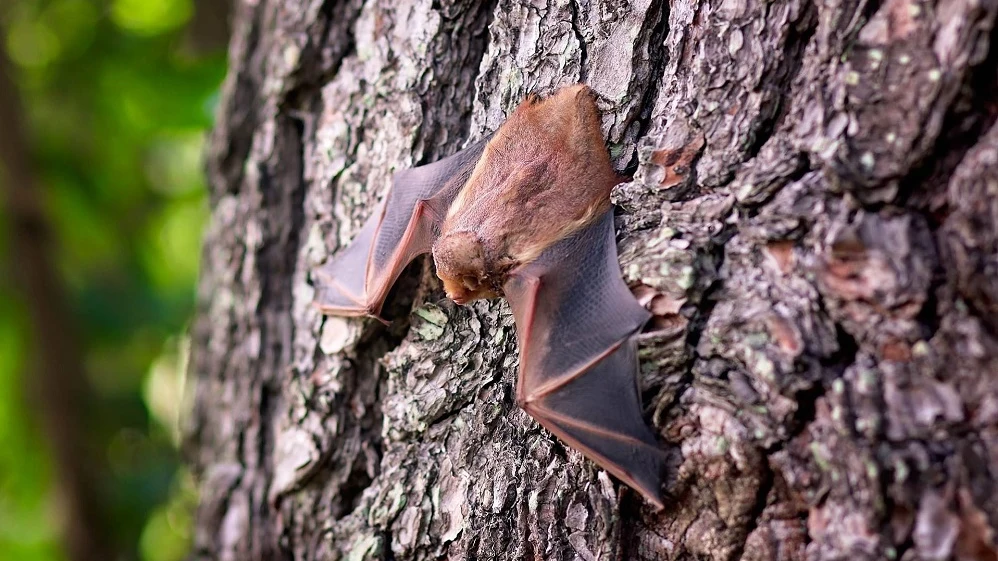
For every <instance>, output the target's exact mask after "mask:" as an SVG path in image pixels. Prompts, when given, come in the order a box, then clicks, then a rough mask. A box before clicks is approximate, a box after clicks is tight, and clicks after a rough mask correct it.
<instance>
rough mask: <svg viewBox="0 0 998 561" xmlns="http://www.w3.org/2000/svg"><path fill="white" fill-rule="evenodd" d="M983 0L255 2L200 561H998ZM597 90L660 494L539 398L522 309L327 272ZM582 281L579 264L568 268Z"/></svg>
mask: <svg viewBox="0 0 998 561" xmlns="http://www.w3.org/2000/svg"><path fill="white" fill-rule="evenodd" d="M996 11H998V2H995V0H978V1H970V0H941V1H939V2H935V3H931V2H922V1H918V0H886V1H883V2H876V1H875V2H859V1H856V0H830V1H825V2H805V1H803V0H785V1H778V2H758V1H756V0H676V1H673V2H671V3H668V4H666V3H661V2H653V1H640V0H635V1H630V2H629V1H626V0H609V1H604V2H594V1H553V0H539V1H535V2H525V3H524V2H516V1H512V0H496V1H487V2H479V1H461V0H442V1H435V2H434V1H429V0H406V1H403V2H382V1H380V0H366V1H365V0H255V1H253V2H249V1H245V2H238V3H237V9H236V10H235V14H236V16H235V22H234V28H233V39H232V43H231V47H230V73H229V77H228V79H227V81H226V84H225V86H224V89H223V94H222V100H221V105H220V109H219V114H218V115H219V117H218V122H217V125H216V129H215V132H214V134H213V137H212V140H211V146H210V149H209V151H208V166H207V167H208V173H209V178H210V181H211V185H212V197H211V200H212V222H211V226H210V228H209V231H208V233H207V235H206V239H205V249H204V254H203V260H202V262H203V269H202V278H201V283H200V287H199V302H200V307H199V312H198V317H197V319H196V321H195V324H194V327H193V329H192V339H193V358H192V362H191V366H190V375H191V377H192V379H193V380H194V382H195V383H196V393H197V397H196V403H195V408H194V411H193V413H192V415H191V418H190V423H189V430H188V434H187V439H186V444H185V449H186V452H187V454H188V458H189V461H190V463H191V465H192V467H193V468H194V470H195V472H196V474H197V475H198V476H199V480H200V487H201V499H200V501H201V502H200V507H199V510H198V519H197V532H196V535H195V549H194V551H193V553H192V557H194V558H205V559H233V560H249V559H274V558H293V559H350V560H365V559H396V560H401V559H407V560H410V559H412V560H414V559H481V558H487V559H586V560H588V559H628V560H640V559H712V560H719V561H720V560H733V559H751V560H762V559H779V560H797V559H814V560H826V559H827V560H832V559H850V560H857V559H902V560H915V559H951V558H952V559H960V560H963V559H995V558H996V557H998V549H996V543H995V535H994V534H995V533H994V528H995V527H996V526H998V503H996V499H995V497H996V496H998V495H996V494H995V493H994V491H995V483H994V482H995V480H996V476H998V473H996V472H998V467H996V466H998V382H996V381H995V378H994V376H993V375H992V374H993V373H994V372H995V371H998V339H996V335H995V330H996V323H995V320H994V318H995V311H996V310H995V301H996V299H995V295H996V294H998V289H996V288H995V287H996V286H998V285H996V280H995V274H994V273H995V271H996V270H998V265H996V263H998V257H996V256H998V242H996V240H998V233H996V232H998V226H996V224H998V212H996V210H995V209H996V206H995V203H994V200H995V197H994V194H995V191H996V187H995V186H996V185H998V164H996V161H998V160H996V158H995V154H996V153H998V133H996V131H998V126H996V124H995V123H996V117H998V112H996V111H995V110H994V92H995V91H998V78H996V76H998V72H996V69H998V55H996V54H995V53H996V52H998V47H995V40H996V39H998V34H996V32H995V31H994V20H995V15H996ZM578 81H582V82H585V83H587V84H589V85H590V86H591V87H592V88H593V90H594V91H595V92H596V94H597V96H598V97H599V105H600V108H601V109H602V111H603V131H604V133H605V134H606V137H607V146H608V149H609V150H610V153H611V156H612V158H613V161H614V165H615V166H616V167H617V168H618V170H620V171H621V172H622V173H623V174H626V175H628V176H631V177H632V179H631V180H629V181H626V182H624V183H622V184H621V185H618V186H617V187H616V188H615V190H614V193H613V200H614V202H615V203H617V205H618V207H619V209H620V210H619V212H618V216H617V222H616V226H617V235H618V242H619V250H620V259H621V268H622V274H623V276H624V278H625V280H626V281H627V282H628V284H629V285H630V286H631V287H632V288H633V289H634V292H635V294H636V296H637V297H638V298H639V299H640V300H641V301H642V302H643V303H645V304H646V305H647V306H648V307H649V309H651V310H652V311H653V312H654V313H655V318H654V319H653V320H652V322H650V329H649V331H648V332H647V333H644V334H642V335H641V336H640V338H639V342H640V353H641V357H642V368H641V374H640V380H639V383H640V386H641V388H642V394H643V396H644V398H645V404H646V406H647V418H648V420H649V422H650V423H651V424H652V425H653V426H654V428H655V430H656V432H657V433H658V434H659V436H660V438H661V441H662V445H663V448H664V449H666V450H667V451H668V452H669V454H670V455H671V456H672V457H673V458H674V466H673V469H672V470H671V472H670V475H669V478H668V482H667V490H668V491H669V494H670V499H669V501H668V506H667V508H666V509H664V510H663V511H661V512H654V511H653V510H651V509H650V508H649V507H648V506H647V505H644V504H643V503H642V501H641V499H640V497H639V496H637V495H636V494H635V493H633V492H630V491H629V490H627V489H626V488H622V487H620V485H619V484H618V483H616V482H615V481H613V480H612V478H611V477H609V476H608V475H607V474H606V473H605V472H602V471H601V470H599V468H597V467H596V466H595V465H594V464H592V463H591V462H589V461H587V460H586V459H585V458H583V457H582V456H581V454H579V453H578V452H576V451H574V450H572V449H570V448H567V447H566V446H565V445H564V444H562V443H561V442H560V441H558V440H557V439H556V438H554V437H553V436H552V435H550V434H549V433H548V432H546V431H544V430H543V429H541V428H540V427H539V426H538V425H537V424H536V423H535V422H534V421H533V420H532V419H530V418H529V417H528V416H527V415H526V414H524V413H523V412H522V411H520V410H519V409H517V407H516V405H515V400H514V397H513V396H514V395H515V394H514V392H513V387H514V384H515V371H516V367H517V358H516V341H515V333H514V327H513V322H512V318H511V315H510V313H509V310H508V307H507V305H506V304H505V303H503V302H501V301H494V302H478V303H475V304H474V305H472V306H467V307H461V306H457V305H455V304H453V303H452V302H449V301H447V300H446V299H444V298H443V294H442V291H441V290H440V286H439V283H438V282H437V281H436V280H435V277H434V275H433V273H432V266H431V265H430V264H429V263H428V262H425V260H421V261H417V263H416V264H414V265H413V266H411V267H410V268H409V269H408V270H407V272H406V274H405V275H404V276H403V279H402V280H401V281H400V286H399V287H398V289H397V290H396V291H395V296H393V298H392V299H391V301H390V303H389V306H388V309H387V312H388V313H389V314H390V315H391V316H392V317H394V318H395V322H394V323H393V324H392V325H391V326H389V327H384V326H381V325H380V324H378V323H376V322H372V321H367V320H358V319H342V318H327V317H323V316H321V315H320V314H319V313H318V312H317V311H316V310H315V308H314V307H313V306H312V303H311V302H312V299H313V296H314V294H313V290H312V287H311V284H310V277H309V272H310V271H311V270H312V269H313V268H314V267H315V266H317V265H319V264H321V263H322V262H324V261H325V260H326V259H327V258H328V257H329V256H330V255H332V254H333V253H334V252H335V251H336V250H337V249H338V248H340V247H342V246H343V245H344V244H346V243H347V242H348V241H349V240H350V238H351V236H352V235H353V233H354V232H356V230H357V228H358V227H359V225H360V224H361V223H362V222H363V220H364V219H365V218H366V217H367V216H368V215H369V214H370V212H371V211H372V208H373V204H374V203H375V202H376V201H377V200H379V199H380V197H381V196H383V195H384V193H385V190H386V188H387V185H388V183H389V181H390V177H391V174H392V173H393V172H394V171H395V170H398V169H402V168H406V167H410V166H413V165H419V164H422V163H427V162H430V161H434V160H436V159H439V158H441V157H443V156H446V155H449V154H452V153H454V152H455V151H457V150H459V149H460V148H462V147H463V146H464V145H466V144H467V143H468V142H471V141H474V140H476V139H478V138H481V137H482V136H483V135H484V134H487V133H488V132H490V131H493V130H495V128H496V127H497V126H498V125H499V124H500V123H501V122H502V121H503V119H504V117H505V115H506V114H507V113H508V111H510V110H511V109H512V108H513V107H514V106H515V105H516V104H517V103H518V102H519V100H520V99H521V98H522V97H523V96H524V95H525V94H527V93H529V92H540V93H544V92H550V91H552V90H553V89H554V88H556V87H557V86H559V85H564V84H569V83H573V82H578ZM582 274H584V272H583V273H582Z"/></svg>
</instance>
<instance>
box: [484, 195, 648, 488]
mask: <svg viewBox="0 0 998 561" xmlns="http://www.w3.org/2000/svg"><path fill="white" fill-rule="evenodd" d="M503 288H504V292H505V293H506V299H507V300H508V301H509V303H510V306H511V307H512V310H513V316H514V318H515V320H516V333H517V340H518V341H519V345H520V370H519V380H518V383H517V402H518V403H519V404H520V406H521V407H522V408H523V409H524V410H525V411H526V412H527V413H529V414H530V416H531V417H533V418H534V419H537V421H538V422H540V423H541V425H543V426H544V427H546V428H547V429H548V430H550V431H551V432H553V433H554V434H555V435H557V436H558V437H560V438H561V439H562V440H564V441H565V442H567V443H568V444H570V445H571V446H573V447H574V448H576V449H578V450H579V451H581V452H582V453H583V454H585V455H586V456H587V457H589V458H590V459H591V460H593V461H594V462H596V463H597V464H599V465H600V466H602V467H603V468H604V469H606V470H607V471H609V472H610V473H612V474H613V475H615V476H616V477H618V478H619V479H621V480H622V481H623V482H624V483H626V484H627V485H629V486H630V487H631V488H633V489H635V490H637V491H639V492H640V493H641V494H642V495H644V497H645V498H647V499H648V500H649V501H650V502H652V503H654V504H655V505H657V506H659V507H661V506H662V505H663V503H662V496H661V490H660V484H661V477H662V470H663V468H664V465H665V459H666V456H665V453H664V452H663V451H662V450H661V448H660V447H659V445H658V443H657V442H656V440H655V436H654V435H653V434H652V432H651V430H650V429H649V428H648V426H647V425H646V424H645V422H644V419H643V418H642V405H641V397H640V394H639V391H638V386H637V379H636V376H637V371H638V360H637V353H636V348H635V347H636V346H635V343H634V341H633V340H632V336H633V335H634V334H635V333H637V332H638V331H639V330H640V329H641V327H642V326H643V325H644V324H645V322H646V321H648V318H649V316H650V314H649V313H648V312H647V311H646V310H645V309H644V308H643V307H641V306H640V305H639V304H638V303H637V301H635V299H634V297H633V296H632V295H631V292H630V290H628V289H627V285H625V284H624V281H623V279H621V276H620V264H619V262H618V261H617V245H616V241H615V239H614V233H613V210H612V209H611V210H609V211H607V212H606V213H605V214H604V215H603V216H602V217H600V218H599V219H597V220H595V221H594V222H593V223H592V224H590V225H588V226H586V227H585V228H583V229H582V230H580V231H578V232H576V233H575V234H573V235H571V236H569V237H567V238H565V239H564V240H561V241H559V242H558V243H556V244H555V245H553V246H551V247H550V248H548V249H546V250H545V251H544V252H543V253H542V254H541V255H540V257H539V258H538V259H537V260H536V261H533V262H531V263H528V264H526V265H524V266H521V267H519V268H518V269H516V270H514V272H513V273H512V274H511V275H510V277H509V279H508V280H507V281H506V284H505V285H504V287H503Z"/></svg>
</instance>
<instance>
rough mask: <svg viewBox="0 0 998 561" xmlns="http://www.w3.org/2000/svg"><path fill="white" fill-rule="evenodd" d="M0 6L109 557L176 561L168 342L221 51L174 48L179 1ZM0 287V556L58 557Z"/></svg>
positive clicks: (187, 278) (25, 0) (180, 331)
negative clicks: (87, 398) (75, 367)
mask: <svg viewBox="0 0 998 561" xmlns="http://www.w3.org/2000/svg"><path fill="white" fill-rule="evenodd" d="M0 6H6V8H7V9H6V11H4V12H0V39H2V41H0V46H2V47H4V48H6V51H7V53H8V55H9V57H10V58H11V59H12V61H13V62H14V63H15V71H16V72H17V74H16V75H15V76H14V78H15V79H16V81H17V83H18V86H19V90H20V94H21V99H22V102H23V104H24V105H25V108H26V112H27V119H28V125H29V134H30V135H31V138H30V139H29V141H30V145H31V147H32V150H33V153H34V156H35V159H36V162H35V163H36V165H35V169H36V170H37V173H38V177H39V180H40V184H41V186H42V187H43V191H44V194H45V204H46V210H47V211H48V217H49V219H50V223H51V226H52V228H53V229H54V231H55V242H56V243H55V246H56V255H55V260H56V263H57V265H58V267H59V271H60V275H61V280H62V281H63V286H64V287H65V290H66V291H67V294H68V296H69V299H70V302H71V305H72V308H73V312H74V318H73V320H72V322H68V323H67V325H69V324H73V325H74V326H75V327H77V328H78V329H77V331H78V334H79V337H80V338H81V341H80V343H81V345H82V346H83V347H84V349H85V352H86V355H85V358H86V367H87V371H88V375H89V377H90V381H91V383H92V385H93V387H94V388H95V396H94V403H92V404H90V405H91V407H90V410H91V411H92V412H93V413H92V417H91V418H88V419H82V420H81V422H83V423H85V425H86V428H87V432H88V439H89V440H88V443H87V444H88V445H90V446H91V447H92V449H93V450H95V454H94V455H95V457H97V458H98V459H99V460H100V461H101V462H102V464H101V466H100V467H101V468H103V471H102V473H103V476H102V477H103V481H101V491H102V493H103V496H104V498H105V501H106V502H107V503H108V504H109V505H110V508H111V513H110V515H111V520H110V521H109V522H110V524H109V526H110V527H111V528H113V529H114V532H115V534H114V535H113V536H112V540H113V542H114V543H115V544H116V545H117V546H118V548H119V551H121V552H122V557H121V559H144V560H147V561H174V560H177V559H181V558H183V557H184V555H185V554H186V550H187V544H188V543H189V539H190V535H191V523H192V522H191V516H192V508H193V504H194V502H195V499H194V490H193V489H194V486H193V483H192V481H191V477H190V474H188V473H186V472H185V471H183V470H182V469H180V468H179V459H178V455H177V452H176V445H177V434H178V430H177V417H178V415H179V412H180V409H181V404H182V402H183V399H182V398H183V395H184V388H183V384H182V380H183V368H184V364H183V362H184V360H183V353H182V352H181V347H182V344H181V343H178V341H182V338H183V336H184V332H185V330H186V326H187V324H188V322H189V318H190V315H191V313H192V311H193V305H194V295H195V291H194V287H195V280H196V276H197V268H198V258H199V254H200V248H199V244H200V239H201V232H202V228H203V224H204V221H205V219H206V217H207V202H206V189H205V186H204V184H203V181H204V180H203V176H202V171H201V157H200V155H201V151H202V144H203V139H204V131H205V130H206V129H207V128H208V127H209V126H210V125H211V119H212V114H213V111H214V107H213V105H214V104H213V100H214V99H215V97H216V96H217V89H218V86H219V84H220V82H221V78H222V76H223V74H224V53H212V54H211V55H205V54H201V53H194V52H192V51H191V50H190V49H189V48H188V47H187V46H186V44H187V43H186V41H185V38H184V34H183V33H184V30H183V28H184V26H185V25H186V23H187V22H188V21H189V19H190V18H191V16H192V12H193V6H194V4H193V2H192V0H109V1H107V2H102V1H99V0H14V1H13V3H10V2H8V3H7V4H6V5H4V4H0ZM0 134H4V131H0ZM3 220H4V218H3V216H2V214H0V226H2V225H3V224H2V222H3ZM7 245H8V244H6V243H5V242H4V241H3V240H2V239H0V260H4V259H5V257H6V256H7V255H6V247H7ZM13 266H16V264H13ZM10 288H11V286H10V285H9V280H7V279H5V278H0V559H18V560H56V559H63V558H64V554H63V553H62V551H61V547H60V542H59V539H60V524H61V523H63V522H62V521H61V520H60V512H59V505H58V501H57V493H56V491H55V489H54V483H55V481H54V471H55V470H54V466H53V465H52V460H51V458H50V456H49V451H48V448H47V444H46V442H45V441H44V439H43V437H42V435H41V433H40V430H39V428H38V419H37V418H36V416H35V415H34V407H32V406H31V405H30V403H31V402H30V400H28V399H26V398H25V394H26V392H25V386H26V383H25V382H26V381H25V376H26V369H27V368H28V367H29V365H30V364H31V362H32V361H31V360H30V359H31V357H30V356H29V354H28V353H29V349H31V348H35V347H33V346H32V342H30V341H28V340H27V337H26V336H25V335H24V334H25V333H26V331H27V330H26V329H24V327H25V326H24V322H25V321H26V318H25V314H24V303H23V302H18V301H16V300H15V299H14V298H13V297H12V296H10V295H11V294H13V292H11V291H10ZM39 347H41V348H43V344H42V345H40V346H39Z"/></svg>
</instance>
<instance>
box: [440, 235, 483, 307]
mask: <svg viewBox="0 0 998 561" xmlns="http://www.w3.org/2000/svg"><path fill="white" fill-rule="evenodd" d="M433 262H434V264H436V266H437V276H438V277H440V280H441V281H443V283H444V290H445V291H446V292H447V297H448V298H450V299H451V300H453V301H455V302H457V303H458V304H467V303H468V302H471V301H472V300H477V299H479V298H493V297H495V296H496V295H497V294H496V291H495V290H494V289H493V284H494V283H493V282H492V281H493V279H491V278H490V275H489V274H488V273H487V267H486V258H485V249H484V248H483V247H482V242H481V240H479V239H478V236H476V235H475V233H474V232H469V231H467V230H465V231H460V232H448V233H445V234H443V235H441V236H440V238H439V239H438V240H437V243H435V244H433Z"/></svg>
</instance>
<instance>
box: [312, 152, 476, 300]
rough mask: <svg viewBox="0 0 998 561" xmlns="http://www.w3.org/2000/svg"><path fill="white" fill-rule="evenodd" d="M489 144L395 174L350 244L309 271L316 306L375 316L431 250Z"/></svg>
mask: <svg viewBox="0 0 998 561" xmlns="http://www.w3.org/2000/svg"><path fill="white" fill-rule="evenodd" d="M488 140H489V138H488V137H486V138H484V139H482V140H480V141H478V142H476V143H474V144H472V145H471V146H469V147H467V148H465V149H464V150H461V151H460V152H458V153H456V154H454V155H453V156H449V157H447V158H444V159H442V160H440V161H437V162H433V163H432V164H427V165H425V166H419V167H415V168H411V169H405V170H401V171H398V172H396V173H395V177H394V178H393V181H392V187H391V189H390V190H389V191H388V195H387V196H386V197H385V199H384V200H383V201H382V202H381V204H379V205H378V206H377V208H376V209H375V211H374V214H372V215H371V217H370V218H369V219H368V220H367V222H366V223H365V224H364V226H363V227H362V228H361V229H360V232H358V233H357V235H356V236H355V237H354V239H353V241H352V242H350V245H348V246H347V247H346V248H344V249H343V250H341V251H339V252H338V253H336V255H334V256H333V257H332V258H331V259H330V260H329V261H328V262H327V263H326V264H325V265H323V266H322V267H320V268H318V269H316V270H315V271H313V281H314V283H315V287H316V298H315V303H316V305H317V306H318V307H319V309H320V310H322V312H323V313H326V314H332V315H340V316H371V317H379V316H380V314H381V307H382V306H383V305H384V302H385V298H386V297H387V296H388V291H389V290H390V289H391V287H392V285H393V284H395V281H396V279H398V277H399V275H400V274H402V270H403V269H405V266H406V265H408V264H409V262H411V261H412V260H413V259H415V258H416V257H417V256H419V255H421V254H423V253H427V252H429V251H430V247H431V246H432V245H433V241H434V240H435V239H436V237H437V235H438V234H439V228H440V222H441V221H442V220H443V218H444V216H445V215H446V214H447V209H448V207H450V204H451V202H452V201H453V200H454V197H456V196H457V194H458V193H459V192H460V191H461V189H462V188H463V187H464V185H465V183H466V182H467V181H468V178H469V177H470V176H471V173H472V171H473V170H474V168H475V165H476V163H477V162H478V160H479V159H480V158H481V156H482V151H483V150H484V149H485V145H486V144H487V143H488Z"/></svg>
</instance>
